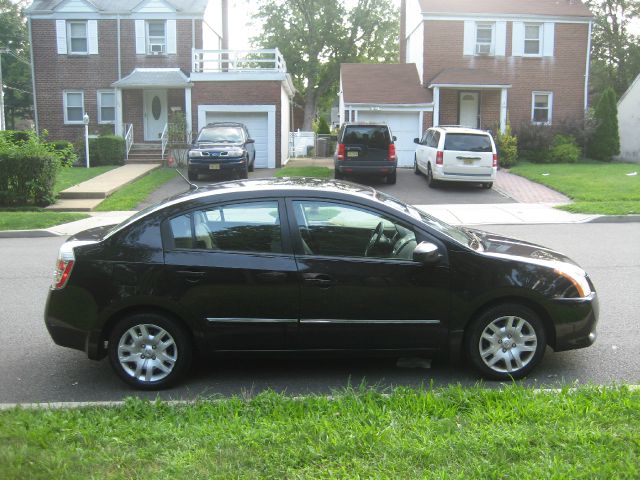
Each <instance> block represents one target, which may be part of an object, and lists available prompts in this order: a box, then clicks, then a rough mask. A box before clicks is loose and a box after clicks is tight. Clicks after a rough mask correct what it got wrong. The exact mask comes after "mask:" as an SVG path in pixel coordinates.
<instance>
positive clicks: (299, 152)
mask: <svg viewBox="0 0 640 480" xmlns="http://www.w3.org/2000/svg"><path fill="white" fill-rule="evenodd" d="M335 140H336V137H335V135H318V134H316V133H314V132H301V131H297V132H289V158H295V157H316V158H318V157H331V156H333V151H334V149H335V143H336V142H335Z"/></svg>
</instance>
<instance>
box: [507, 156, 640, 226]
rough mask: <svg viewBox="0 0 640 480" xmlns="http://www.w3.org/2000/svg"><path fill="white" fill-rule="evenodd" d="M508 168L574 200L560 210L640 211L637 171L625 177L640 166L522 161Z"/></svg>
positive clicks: (597, 212)
mask: <svg viewBox="0 0 640 480" xmlns="http://www.w3.org/2000/svg"><path fill="white" fill-rule="evenodd" d="M510 171H511V173H515V174H517V175H521V176H523V177H526V178H528V179H530V180H533V181H535V182H538V183H542V184H544V185H547V186H549V187H551V188H553V189H555V190H558V191H559V192H562V193H564V194H565V195H567V196H568V197H570V198H571V199H573V201H574V203H572V204H570V205H565V206H561V207H559V208H562V209H563V210H567V211H570V212H575V213H596V214H607V215H626V214H630V213H636V214H638V213H640V174H639V175H636V176H627V174H628V173H633V172H640V165H633V164H625V163H601V162H589V163H578V164H551V165H549V164H534V163H522V164H519V165H516V166H515V167H513V168H511V170H510ZM543 174H548V175H543Z"/></svg>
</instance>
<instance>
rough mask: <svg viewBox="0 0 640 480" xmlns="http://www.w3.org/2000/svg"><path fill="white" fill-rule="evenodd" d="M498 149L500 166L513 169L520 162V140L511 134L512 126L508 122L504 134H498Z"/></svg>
mask: <svg viewBox="0 0 640 480" xmlns="http://www.w3.org/2000/svg"><path fill="white" fill-rule="evenodd" d="M496 148H497V149H498V158H499V162H500V163H499V165H500V166H501V167H504V168H509V167H513V166H514V165H515V164H516V163H517V161H518V138H517V137H516V136H515V135H513V133H512V132H511V125H510V124H509V122H507V127H506V129H505V132H504V133H501V132H500V130H498V133H497V134H496Z"/></svg>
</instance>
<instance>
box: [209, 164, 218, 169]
mask: <svg viewBox="0 0 640 480" xmlns="http://www.w3.org/2000/svg"><path fill="white" fill-rule="evenodd" d="M209 170H220V164H219V163H211V164H209Z"/></svg>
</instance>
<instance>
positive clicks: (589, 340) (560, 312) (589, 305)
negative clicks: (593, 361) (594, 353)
mask: <svg viewBox="0 0 640 480" xmlns="http://www.w3.org/2000/svg"><path fill="white" fill-rule="evenodd" d="M599 311H600V306H599V303H598V296H597V295H596V293H595V292H592V293H591V294H590V295H589V296H588V297H586V298H578V299H556V300H553V301H552V305H551V316H552V319H553V325H554V327H555V341H554V344H553V345H551V346H552V347H553V349H554V350H555V351H556V352H562V351H564V350H574V349H577V348H585V347H588V346H590V345H593V343H594V342H595V341H596V337H597V333H596V326H597V324H598V315H599Z"/></svg>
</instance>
